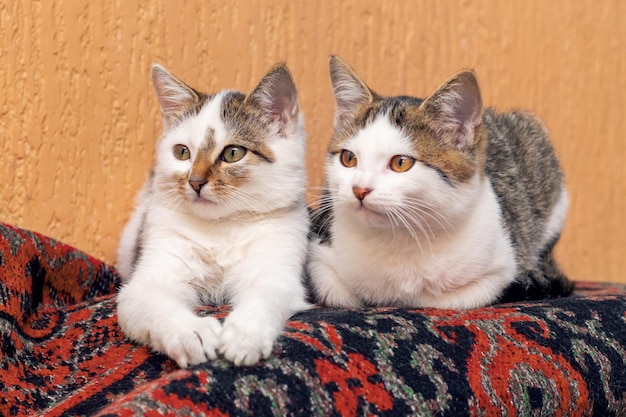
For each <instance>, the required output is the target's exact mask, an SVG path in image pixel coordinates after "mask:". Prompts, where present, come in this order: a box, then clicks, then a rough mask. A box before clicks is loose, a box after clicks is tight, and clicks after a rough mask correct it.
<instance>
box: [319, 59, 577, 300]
mask: <svg viewBox="0 0 626 417" xmlns="http://www.w3.org/2000/svg"><path fill="white" fill-rule="evenodd" d="M330 78H331V83H332V88H333V92H334V96H335V101H336V108H335V116H334V134H333V137H332V139H331V141H330V144H329V147H328V156H327V159H326V164H325V167H326V182H325V185H324V189H323V192H322V194H321V197H320V202H319V206H318V207H317V208H315V209H314V210H313V212H312V220H313V223H312V233H311V234H312V238H311V242H310V250H309V256H308V261H307V273H308V280H309V284H310V286H311V290H312V292H313V297H314V299H315V301H316V302H318V303H320V304H323V305H326V306H333V307H363V306H397V307H408V308H417V307H435V308H446V309H470V308H477V307H482V306H486V305H490V304H493V303H496V302H511V301H518V300H527V299H539V298H546V297H561V296H566V295H568V294H570V293H571V291H572V289H573V283H572V282H571V281H569V280H568V278H567V277H566V276H565V275H564V274H563V273H562V272H561V271H560V269H559V268H558V266H557V264H556V262H555V260H554V257H553V250H552V249H553V247H554V245H555V244H556V242H557V240H558V238H559V236H560V233H561V229H562V228H563V223H564V219H565V215H566V211H567V205H568V196H567V191H566V189H565V185H564V179H563V174H562V171H561V169H560V167H559V164H558V161H557V159H556V156H555V153H554V150H553V148H552V146H551V145H550V143H549V140H548V135H547V132H546V130H545V129H544V127H543V126H542V124H541V123H540V122H539V121H538V120H537V119H536V118H535V117H534V116H533V115H531V114H529V113H526V112H521V111H513V112H508V113H496V112H495V111H494V110H492V109H484V110H483V107H482V99H481V93H480V88H479V85H478V81H477V78H476V75H475V73H474V72H473V71H472V70H463V71H460V72H459V73H457V74H456V75H454V76H453V77H451V78H450V79H448V80H447V81H446V82H444V83H443V84H442V85H441V86H440V87H439V88H437V89H436V90H435V92H433V93H432V94H431V95H430V96H429V97H428V98H426V99H425V100H422V99H419V98H414V97H408V96H399V97H383V96H381V95H378V94H377V93H376V92H374V91H373V90H372V89H370V88H369V87H368V86H367V84H366V83H365V82H364V81H363V80H362V79H361V78H360V77H359V76H358V75H357V74H356V73H355V72H354V71H353V70H352V69H351V68H350V67H349V66H348V65H347V64H346V63H345V62H344V61H343V60H342V59H341V58H339V57H337V56H333V57H331V58H330Z"/></svg>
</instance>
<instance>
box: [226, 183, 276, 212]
mask: <svg viewBox="0 0 626 417" xmlns="http://www.w3.org/2000/svg"><path fill="white" fill-rule="evenodd" d="M226 186H227V187H228V188H229V189H230V190H232V193H231V194H230V195H229V196H228V197H227V198H226V199H224V203H226V204H227V205H229V206H230V207H231V208H233V209H234V211H237V212H239V213H242V214H245V215H247V216H250V217H252V219H254V220H256V219H258V218H263V216H264V213H268V212H270V211H272V210H274V209H275V208H274V207H272V206H270V205H268V204H265V203H263V202H261V201H259V199H258V198H255V197H256V196H254V195H252V194H251V193H249V192H248V191H246V190H243V189H241V188H237V187H234V186H232V185H228V184H227V185H226ZM250 201H254V205H255V206H256V207H255V208H254V209H252V208H250V207H248V205H247V204H246V203H247V202H250Z"/></svg>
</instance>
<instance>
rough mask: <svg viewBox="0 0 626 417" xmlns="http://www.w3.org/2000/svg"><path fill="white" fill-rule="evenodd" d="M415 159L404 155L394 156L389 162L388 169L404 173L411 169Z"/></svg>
mask: <svg viewBox="0 0 626 417" xmlns="http://www.w3.org/2000/svg"><path fill="white" fill-rule="evenodd" d="M414 164H415V159H413V157H410V156H406V155H396V156H394V157H393V158H391V161H389V168H391V170H392V171H395V172H406V171H408V170H409V169H411V168H412V167H413V165H414Z"/></svg>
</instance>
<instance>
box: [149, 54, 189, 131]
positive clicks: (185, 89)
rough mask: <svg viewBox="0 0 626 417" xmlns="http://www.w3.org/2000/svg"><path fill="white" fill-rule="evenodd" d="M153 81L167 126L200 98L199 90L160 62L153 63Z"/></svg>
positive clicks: (164, 122)
mask: <svg viewBox="0 0 626 417" xmlns="http://www.w3.org/2000/svg"><path fill="white" fill-rule="evenodd" d="M152 83H153V84H154V90H155V92H156V95H157V99H158V100H159V105H160V106H161V114H162V116H163V126H164V127H165V128H167V127H169V126H170V125H171V124H172V123H173V122H174V121H175V120H176V119H177V118H178V117H180V115H181V114H182V113H183V112H184V111H185V110H186V109H188V108H189V107H190V106H191V105H193V104H194V103H197V102H198V101H199V99H200V98H199V96H198V92H197V91H195V90H194V89H193V88H191V87H189V86H188V85H187V84H185V83H184V82H182V81H181V80H179V79H178V78H176V77H174V76H173V75H172V74H170V73H169V72H168V71H167V70H166V69H165V68H163V67H162V66H160V65H159V64H153V65H152Z"/></svg>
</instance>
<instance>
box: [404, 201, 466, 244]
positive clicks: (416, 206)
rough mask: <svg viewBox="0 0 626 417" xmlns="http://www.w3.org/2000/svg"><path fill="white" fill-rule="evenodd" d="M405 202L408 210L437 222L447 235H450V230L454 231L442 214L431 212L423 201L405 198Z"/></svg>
mask: <svg viewBox="0 0 626 417" xmlns="http://www.w3.org/2000/svg"><path fill="white" fill-rule="evenodd" d="M405 201H406V202H407V203H408V204H407V207H408V208H409V209H411V210H414V211H417V212H419V213H421V214H424V215H426V216H428V217H430V218H431V219H433V220H434V221H435V222H437V224H438V225H439V226H440V227H441V229H442V230H443V231H445V232H446V233H447V234H448V235H449V234H450V230H453V229H454V228H453V226H452V224H450V221H449V220H448V219H447V218H446V217H445V216H444V215H443V214H441V213H439V212H438V211H435V210H433V209H432V208H431V207H430V206H428V205H427V204H426V203H425V202H424V201H422V200H418V199H417V198H414V197H407V198H406V199H405ZM420 217H421V216H420ZM442 221H443V223H442ZM444 223H445V224H444ZM433 237H434V235H433Z"/></svg>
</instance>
